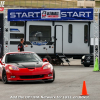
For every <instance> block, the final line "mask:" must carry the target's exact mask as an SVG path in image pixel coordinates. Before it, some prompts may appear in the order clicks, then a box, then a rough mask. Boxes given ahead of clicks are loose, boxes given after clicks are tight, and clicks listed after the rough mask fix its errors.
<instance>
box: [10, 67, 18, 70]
mask: <svg viewBox="0 0 100 100" xmlns="http://www.w3.org/2000/svg"><path fill="white" fill-rule="evenodd" d="M9 69H10V70H19V68H18V67H16V66H9Z"/></svg>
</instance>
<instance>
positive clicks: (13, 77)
mask: <svg viewBox="0 0 100 100" xmlns="http://www.w3.org/2000/svg"><path fill="white" fill-rule="evenodd" d="M6 74H7V80H8V81H31V80H48V79H53V70H51V69H45V70H42V69H35V70H29V69H21V70H19V71H10V70H8V71H6Z"/></svg>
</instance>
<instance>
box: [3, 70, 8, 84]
mask: <svg viewBox="0 0 100 100" xmlns="http://www.w3.org/2000/svg"><path fill="white" fill-rule="evenodd" d="M2 81H3V83H4V84H7V83H8V80H7V75H6V71H5V70H4V71H3V73H2Z"/></svg>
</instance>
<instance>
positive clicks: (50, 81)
mask: <svg viewBox="0 0 100 100" xmlns="http://www.w3.org/2000/svg"><path fill="white" fill-rule="evenodd" d="M54 80H55V70H54V69H53V79H52V80H45V81H44V82H45V83H52V82H54Z"/></svg>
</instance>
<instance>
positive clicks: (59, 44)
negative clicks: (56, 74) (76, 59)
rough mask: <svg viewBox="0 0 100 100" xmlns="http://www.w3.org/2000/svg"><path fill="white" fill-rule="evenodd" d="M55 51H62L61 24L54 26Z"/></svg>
mask: <svg viewBox="0 0 100 100" xmlns="http://www.w3.org/2000/svg"><path fill="white" fill-rule="evenodd" d="M55 37H56V39H55V53H63V26H61V25H59V26H58V25H57V26H56V27H55Z"/></svg>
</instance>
